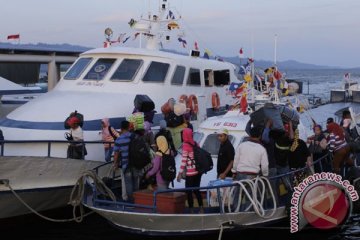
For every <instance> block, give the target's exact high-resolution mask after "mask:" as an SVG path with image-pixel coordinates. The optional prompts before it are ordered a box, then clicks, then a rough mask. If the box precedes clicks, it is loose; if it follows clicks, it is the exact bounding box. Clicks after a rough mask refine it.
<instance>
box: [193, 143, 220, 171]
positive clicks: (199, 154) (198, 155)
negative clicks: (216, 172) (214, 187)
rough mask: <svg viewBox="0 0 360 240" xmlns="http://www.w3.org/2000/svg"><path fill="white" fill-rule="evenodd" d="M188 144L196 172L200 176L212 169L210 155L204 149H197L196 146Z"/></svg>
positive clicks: (212, 164)
mask: <svg viewBox="0 0 360 240" xmlns="http://www.w3.org/2000/svg"><path fill="white" fill-rule="evenodd" d="M189 144H190V145H191V146H192V147H193V151H194V162H195V167H196V171H198V172H199V173H201V174H202V173H207V172H208V171H210V170H211V169H213V167H214V163H213V160H212V157H211V154H210V153H209V152H208V151H206V150H205V149H203V148H201V147H199V146H198V145H197V144H195V145H192V144H191V143H189Z"/></svg>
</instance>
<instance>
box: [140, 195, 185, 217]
mask: <svg viewBox="0 0 360 240" xmlns="http://www.w3.org/2000/svg"><path fill="white" fill-rule="evenodd" d="M153 197H154V193H153V191H151V190H148V189H145V190H141V191H137V192H135V193H134V199H135V204H142V205H148V206H153ZM156 198H157V199H156V206H157V212H158V213H165V214H173V213H183V212H184V209H185V201H186V194H185V193H182V192H169V193H159V194H157V196H156Z"/></svg>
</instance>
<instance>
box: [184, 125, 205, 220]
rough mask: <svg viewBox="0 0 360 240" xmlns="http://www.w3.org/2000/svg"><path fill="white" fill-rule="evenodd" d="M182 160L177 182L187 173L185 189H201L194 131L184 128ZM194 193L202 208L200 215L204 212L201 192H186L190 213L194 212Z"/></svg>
mask: <svg viewBox="0 0 360 240" xmlns="http://www.w3.org/2000/svg"><path fill="white" fill-rule="evenodd" d="M182 141H183V145H182V159H181V165H180V170H179V174H178V176H177V181H178V182H180V181H181V179H182V174H183V172H184V171H186V176H185V187H186V188H195V187H200V182H201V174H200V173H199V172H198V171H197V170H196V167H195V161H194V149H193V147H192V146H194V145H195V144H197V143H196V142H195V141H194V139H193V131H192V130H191V129H190V128H184V130H183V131H182ZM193 193H194V194H195V196H196V198H197V201H198V205H199V208H200V213H203V212H204V209H203V202H202V197H201V193H200V190H189V191H187V192H186V194H187V200H188V205H189V209H190V213H193V212H194V210H193V208H194V199H193Z"/></svg>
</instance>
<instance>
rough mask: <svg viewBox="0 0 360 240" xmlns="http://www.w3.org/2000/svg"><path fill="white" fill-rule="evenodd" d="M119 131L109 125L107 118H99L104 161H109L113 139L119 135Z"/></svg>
mask: <svg viewBox="0 0 360 240" xmlns="http://www.w3.org/2000/svg"><path fill="white" fill-rule="evenodd" d="M119 135H120V134H119V133H118V132H117V131H116V130H115V129H114V128H113V127H112V126H110V121H109V118H103V119H102V120H101V139H102V141H104V142H106V143H104V150H105V161H106V162H110V161H111V155H112V153H113V149H114V141H115V140H116V138H118V137H119Z"/></svg>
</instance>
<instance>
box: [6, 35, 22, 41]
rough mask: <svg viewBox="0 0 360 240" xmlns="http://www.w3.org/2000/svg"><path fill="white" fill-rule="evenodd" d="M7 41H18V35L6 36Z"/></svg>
mask: <svg viewBox="0 0 360 240" xmlns="http://www.w3.org/2000/svg"><path fill="white" fill-rule="evenodd" d="M7 39H8V40H12V39H14V40H19V39H20V34H13V35H8V36H7Z"/></svg>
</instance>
